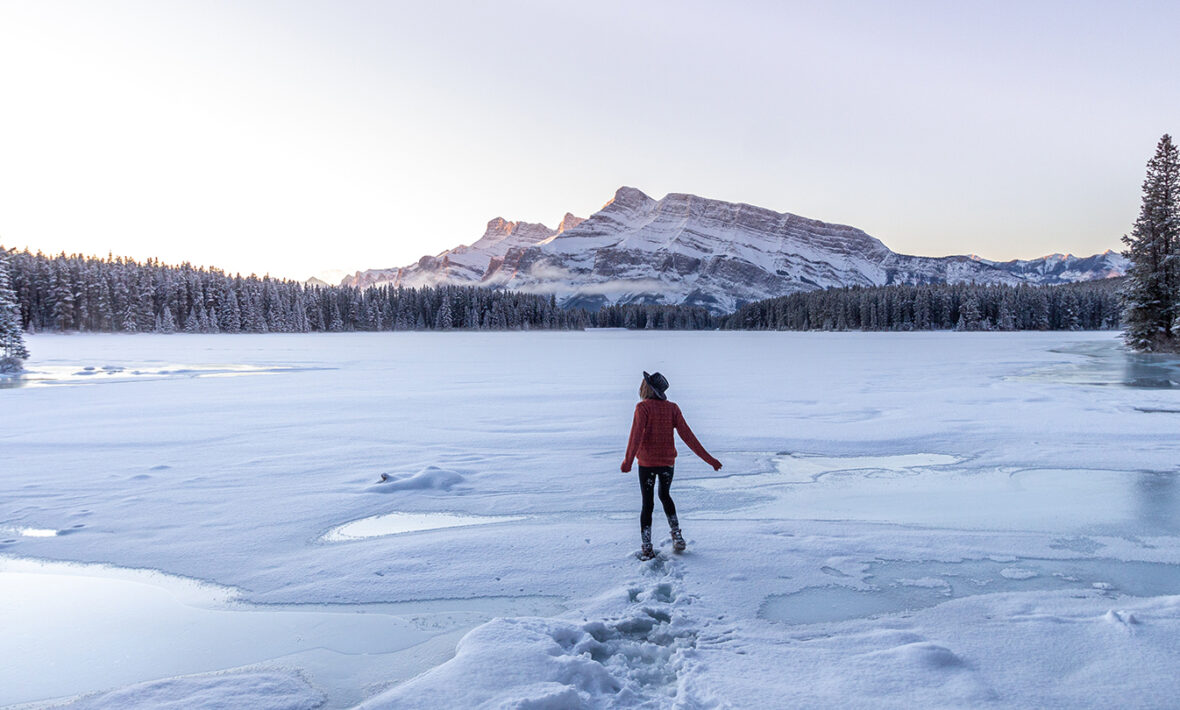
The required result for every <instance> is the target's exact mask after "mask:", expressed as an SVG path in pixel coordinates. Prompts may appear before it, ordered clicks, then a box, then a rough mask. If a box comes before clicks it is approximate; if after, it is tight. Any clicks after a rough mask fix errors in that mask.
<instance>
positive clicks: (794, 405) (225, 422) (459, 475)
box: [0, 331, 1180, 708]
mask: <svg viewBox="0 0 1180 710" xmlns="http://www.w3.org/2000/svg"><path fill="white" fill-rule="evenodd" d="M29 345H30V350H31V351H32V354H33V358H32V359H31V360H30V361H29V363H28V368H29V369H30V370H31V371H33V372H34V373H38V374H35V375H34V376H33V377H35V378H36V379H34V380H33V381H32V382H29V383H28V385H29V386H21V387H9V388H6V389H3V390H2V391H0V450H2V451H3V458H2V460H0V466H2V467H3V475H0V628H3V629H4V630H5V633H2V634H0V658H2V659H4V663H2V664H0V705H3V704H24V703H30V704H31V706H33V707H42V706H57V705H59V704H67V705H69V704H71V703H72V707H76V708H83V707H84V708H134V707H235V706H236V707H246V706H249V707H271V708H314V707H350V706H355V705H357V704H362V706H363V707H372V708H382V707H397V708H403V707H411V708H412V707H422V708H435V707H515V708H526V707H529V708H575V707H587V708H601V707H624V708H639V707H650V708H663V707H668V708H671V707H700V708H706V707H739V708H746V707H758V708H762V707H851V708H858V707H863V708H912V707H973V706H987V707H1000V708H1032V707H1037V708H1040V707H1060V708H1077V707H1094V708H1097V707H1103V708H1106V707H1131V708H1134V707H1141V708H1158V707H1169V706H1173V705H1174V704H1175V698H1176V697H1178V694H1180V677H1178V676H1177V675H1176V674H1175V672H1174V668H1175V659H1176V658H1177V654H1178V653H1180V640H1178V639H1180V485H1178V483H1177V477H1178V476H1180V467H1178V466H1177V463H1176V462H1177V461H1180V442H1178V439H1177V437H1176V433H1177V431H1178V429H1180V418H1178V417H1180V386H1178V385H1177V383H1178V382H1180V376H1178V375H1177V370H1178V369H1180V368H1177V366H1176V363H1175V361H1169V360H1166V359H1159V358H1155V359H1143V358H1128V357H1127V356H1126V355H1125V354H1124V353H1122V352H1121V350H1120V349H1119V346H1118V342H1117V335H1116V334H1112V333H1008V334H998V333H911V334H902V333H893V334H890V333H878V334H865V333H837V334H822V333H732V332H726V333H646V332H618V331H595V332H588V333H390V334H348V335H327V334H321V335H310V336H303V335H263V336H248V335H240V336H197V335H175V336H148V335H144V336H124V335H120V336H100V335H93V336H49V335H37V336H32V337H30V338H29ZM86 368H93V369H91V370H87V369H86ZM644 369H646V370H648V371H652V370H659V371H661V372H663V373H664V374H666V375H667V376H668V378H669V380H670V381H671V384H672V386H671V388H670V389H669V391H668V394H669V396H670V398H672V399H673V400H676V401H677V402H678V403H679V404H680V406H681V408H682V410H683V411H684V413H685V417H686V418H687V420H688V421H689V422H690V424H691V425H692V427H693V429H694V431H695V432H696V433H697V435H698V436H699V438H700V439H701V441H702V443H703V444H704V445H705V446H706V447H707V448H708V449H709V450H710V451H711V452H712V453H713V454H714V455H716V456H717V457H718V458H720V459H721V460H722V461H723V462H724V463H725V468H724V469H722V471H720V472H714V471H712V470H711V469H710V468H709V467H708V466H706V465H705V464H704V463H702V462H700V461H699V460H697V459H696V458H695V457H693V456H692V454H691V453H689V452H687V450H686V447H684V446H682V445H681V446H680V447H679V448H680V449H681V453H682V456H681V458H680V459H679V463H678V465H677V472H676V479H675V483H674V484H673V487H672V491H673V494H674V496H675V498H676V502H677V505H678V508H679V512H680V518H681V522H682V525H683V527H684V530H685V534H686V537H687V538H688V542H689V550H688V552H687V553H686V554H684V555H681V556H676V555H671V554H670V553H669V551H670V548H671V545H670V540H669V539H668V536H667V534H666V528H665V527H663V526H664V521H663V518H662V514H661V513H659V512H657V514H656V529H657V535H656V537H657V543H658V546H659V547H660V549H661V550H662V554H661V555H660V557H658V558H657V559H655V560H652V561H650V562H639V561H638V560H636V559H635V558H634V557H633V556H632V553H633V552H634V551H635V550H636V549H637V547H638V535H637V530H636V527H637V525H636V521H635V517H636V515H635V514H636V512H637V510H636V509H637V508H638V503H639V500H638V495H637V492H636V491H635V488H636V485H635V480H634V474H620V473H619V472H618V464H619V461H620V459H621V456H622V449H623V447H624V444H625V441H626V436H627V430H628V427H629V425H630V421H631V411H632V409H633V407H634V404H635V394H636V390H637V388H638V384H639V373H640V372H641V371H642V370H644ZM82 372H94V373H96V374H93V375H79V374H75V373H82ZM107 373H113V374H107ZM133 373H143V374H133ZM209 375H217V376H209ZM224 375H234V376H224ZM241 375H265V376H241ZM382 474H385V476H384V480H382ZM488 518H491V520H488ZM472 521H475V522H480V523H484V524H471V523H472ZM493 521H494V522H493ZM441 522H451V523H455V522H461V524H455V525H451V526H449V527H441V526H439V525H438V523H441ZM386 523H389V524H390V525H392V526H393V527H381V526H382V525H384V524H386ZM409 523H412V524H409ZM350 524H351V525H358V524H363V525H366V526H369V525H372V526H376V527H374V528H373V529H372V530H366V529H364V528H360V529H361V531H362V532H365V533H366V534H365V535H359V534H358V535H351V536H346V537H347V538H348V539H344V538H334V537H332V534H331V533H332V531H336V532H337V533H339V532H340V531H344V530H348V529H349V528H348V526H349V525H350ZM397 526H401V527H397ZM353 530H354V531H355V530H357V528H353Z"/></svg>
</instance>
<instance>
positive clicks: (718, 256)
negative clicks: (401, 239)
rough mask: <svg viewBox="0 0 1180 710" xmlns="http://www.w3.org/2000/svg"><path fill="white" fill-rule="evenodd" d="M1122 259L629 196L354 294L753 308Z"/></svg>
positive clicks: (510, 227)
mask: <svg viewBox="0 0 1180 710" xmlns="http://www.w3.org/2000/svg"><path fill="white" fill-rule="evenodd" d="M1125 268H1126V261H1125V260H1124V259H1123V258H1122V257H1121V256H1120V255H1118V254H1116V253H1114V252H1110V251H1108V252H1105V253H1103V254H1096V255H1094V256H1090V257H1085V258H1078V257H1074V256H1070V255H1061V254H1054V255H1052V256H1047V257H1043V258H1041V259H1032V260H1027V261H1008V262H996V261H989V260H986V259H981V258H979V257H976V256H948V257H922V256H908V255H905V254H898V253H896V252H893V251H892V250H890V249H889V248H888V247H886V246H885V245H884V244H882V243H881V242H880V241H879V240H877V239H875V238H873V237H871V236H869V235H868V234H866V233H865V232H863V231H861V230H859V229H857V228H855V227H849V226H846V225H839V224H829V223H827V222H821V221H819V220H814V219H808V218H806V217H800V216H798V215H794V214H789V213H780V212H775V211H773V210H769V209H765V208H761V207H755V206H752V205H747V204H741V203H733V202H723V201H720V200H710V199H705V198H702V197H697V196H695V195H687V194H679V193H673V194H669V195H667V196H666V197H664V198H663V199H661V200H655V199H653V198H651V197H649V196H647V195H645V194H643V193H642V192H640V191H639V190H637V189H635V188H631V187H622V188H619V190H618V191H617V192H616V193H615V196H614V198H613V199H611V200H610V201H609V202H607V203H606V204H605V205H604V206H603V207H602V209H601V210H599V211H598V212H596V213H594V214H593V215H591V216H590V217H589V218H588V219H585V220H582V219H579V218H577V217H574V216H573V215H570V214H567V215H566V216H565V218H564V219H563V220H562V222H561V224H560V225H559V227H558V229H549V228H548V227H546V226H545V225H542V224H529V223H525V222H508V221H505V220H503V219H500V218H497V219H494V220H492V221H491V222H489V223H488V228H487V231H486V232H485V233H484V236H483V237H482V238H480V239H479V240H478V241H476V242H475V243H474V244H472V245H471V246H460V247H456V248H455V249H451V250H448V251H445V252H442V253H441V254H438V255H437V256H424V257H422V259H420V260H419V261H418V263H416V264H413V265H410V266H406V267H402V268H397V269H378V270H370V271H364V272H357V273H356V274H355V275H354V276H351V277H348V278H346V279H345V280H344V281H343V284H344V285H355V286H362V287H364V286H370V285H375V284H386V283H388V284H394V285H403V286H424V285H437V284H444V283H450V284H466V285H484V286H489V287H501V288H508V289H513V290H518V291H525V292H532V293H553V294H555V295H557V297H558V300H559V302H560V303H561V304H562V305H564V306H582V307H587V308H597V307H599V306H602V305H605V304H612V303H654V304H688V305H700V306H704V307H706V308H708V309H709V310H711V311H714V312H718V313H722V312H729V311H732V310H734V309H735V308H736V307H737V306H739V305H741V304H742V303H746V302H750V301H756V300H761V299H764V298H773V297H776V296H784V295H787V294H790V293H794V292H797V291H809V290H815V289H821V288H830V287H840V286H881V285H887V284H920V283H942V282H951V283H958V282H972V283H1005V284H1020V283H1030V284H1052V283H1065V282H1072V281H1085V280H1090V279H1097V278H1108V277H1112V276H1120V275H1122V274H1123V272H1124V270H1125Z"/></svg>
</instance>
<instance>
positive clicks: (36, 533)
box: [0, 528, 61, 537]
mask: <svg viewBox="0 0 1180 710" xmlns="http://www.w3.org/2000/svg"><path fill="white" fill-rule="evenodd" d="M0 534H8V535H19V536H21V537H57V536H58V535H60V534H61V531H60V530H53V529H51V528H0Z"/></svg>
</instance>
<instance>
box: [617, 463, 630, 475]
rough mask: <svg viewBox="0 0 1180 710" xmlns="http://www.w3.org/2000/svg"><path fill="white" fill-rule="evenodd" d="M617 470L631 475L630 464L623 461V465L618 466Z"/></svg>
mask: <svg viewBox="0 0 1180 710" xmlns="http://www.w3.org/2000/svg"><path fill="white" fill-rule="evenodd" d="M619 470H620V471H622V472H623V473H631V462H630V461H624V462H623V465H622V466H619Z"/></svg>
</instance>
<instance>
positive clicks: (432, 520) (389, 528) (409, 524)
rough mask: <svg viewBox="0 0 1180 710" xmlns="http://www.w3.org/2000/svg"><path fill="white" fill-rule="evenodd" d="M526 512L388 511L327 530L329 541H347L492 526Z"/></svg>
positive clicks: (512, 519)
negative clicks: (500, 513) (506, 513)
mask: <svg viewBox="0 0 1180 710" xmlns="http://www.w3.org/2000/svg"><path fill="white" fill-rule="evenodd" d="M527 517H528V516H525V515H465V514H460V513H386V514H384V515H374V516H372V517H369V518H361V519H360V520H354V521H352V522H351V523H345V524H344V525H341V526H339V527H335V528H332V529H331V530H329V531H328V532H326V533H324V536H323V540H324V541H326V542H346V541H348V540H362V539H364V538H367V537H380V536H383V535H399V534H401V533H409V532H422V531H425V530H442V529H443V528H457V527H464V526H467V525H490V524H492V523H509V522H513V521H516V520H525V519H526V518H527Z"/></svg>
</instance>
